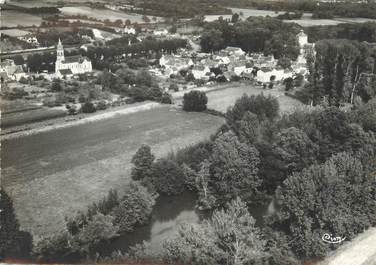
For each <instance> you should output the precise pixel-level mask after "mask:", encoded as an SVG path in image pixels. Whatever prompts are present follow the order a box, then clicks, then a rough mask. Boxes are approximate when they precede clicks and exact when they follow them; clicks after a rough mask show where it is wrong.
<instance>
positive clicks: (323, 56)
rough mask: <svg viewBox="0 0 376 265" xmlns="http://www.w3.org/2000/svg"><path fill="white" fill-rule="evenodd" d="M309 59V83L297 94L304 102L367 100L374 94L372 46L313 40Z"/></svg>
mask: <svg viewBox="0 0 376 265" xmlns="http://www.w3.org/2000/svg"><path fill="white" fill-rule="evenodd" d="M315 49H316V55H315V56H312V57H311V59H310V60H309V69H310V75H309V84H308V85H307V86H306V87H305V88H304V89H303V91H302V92H301V94H299V96H300V99H302V100H303V101H304V102H306V103H310V104H314V105H316V104H319V103H320V102H322V101H325V102H327V103H328V104H329V105H335V106H339V105H343V104H345V103H351V104H354V103H355V102H356V101H363V102H367V101H368V100H370V99H371V98H373V97H374V96H375V95H376V86H375V84H376V76H375V73H376V72H375V69H376V47H375V46H374V45H372V44H369V43H366V42H359V41H352V40H345V39H332V40H322V41H318V42H316V46H315Z"/></svg>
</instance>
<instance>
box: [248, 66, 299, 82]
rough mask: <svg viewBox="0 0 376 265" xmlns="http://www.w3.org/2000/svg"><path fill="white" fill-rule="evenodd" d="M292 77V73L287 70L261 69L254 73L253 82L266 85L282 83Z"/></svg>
mask: <svg viewBox="0 0 376 265" xmlns="http://www.w3.org/2000/svg"><path fill="white" fill-rule="evenodd" d="M292 76H293V72H292V71H290V70H288V69H281V68H279V69H277V68H268V67H262V68H261V69H259V70H258V71H257V72H256V76H255V80H256V81H258V82H261V83H268V82H271V81H282V80H284V79H286V78H288V77H292Z"/></svg>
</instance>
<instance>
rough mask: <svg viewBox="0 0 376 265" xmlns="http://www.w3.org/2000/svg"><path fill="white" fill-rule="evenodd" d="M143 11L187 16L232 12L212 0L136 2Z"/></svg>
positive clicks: (145, 12) (180, 16) (152, 13)
mask: <svg viewBox="0 0 376 265" xmlns="http://www.w3.org/2000/svg"><path fill="white" fill-rule="evenodd" d="M136 7H137V8H141V9H142V13H143V14H145V15H151V16H160V17H176V18H187V17H194V16H197V15H218V14H220V15H223V14H231V10H230V9H227V8H225V7H223V6H221V5H219V4H217V3H216V1H212V0H204V1H198V0H184V1H182V0H178V1H177V0H166V1H158V0H146V1H142V3H140V4H136Z"/></svg>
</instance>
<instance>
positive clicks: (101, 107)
mask: <svg viewBox="0 0 376 265" xmlns="http://www.w3.org/2000/svg"><path fill="white" fill-rule="evenodd" d="M96 109H97V110H105V109H107V104H106V102H105V101H99V102H98V103H97V106H96Z"/></svg>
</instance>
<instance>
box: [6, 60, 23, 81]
mask: <svg viewBox="0 0 376 265" xmlns="http://www.w3.org/2000/svg"><path fill="white" fill-rule="evenodd" d="M26 76H27V75H26V73H25V71H24V69H23V66H22V65H16V64H15V63H14V60H11V59H5V60H2V61H1V62H0V79H1V82H5V81H9V80H15V81H20V79H21V78H22V77H26Z"/></svg>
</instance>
